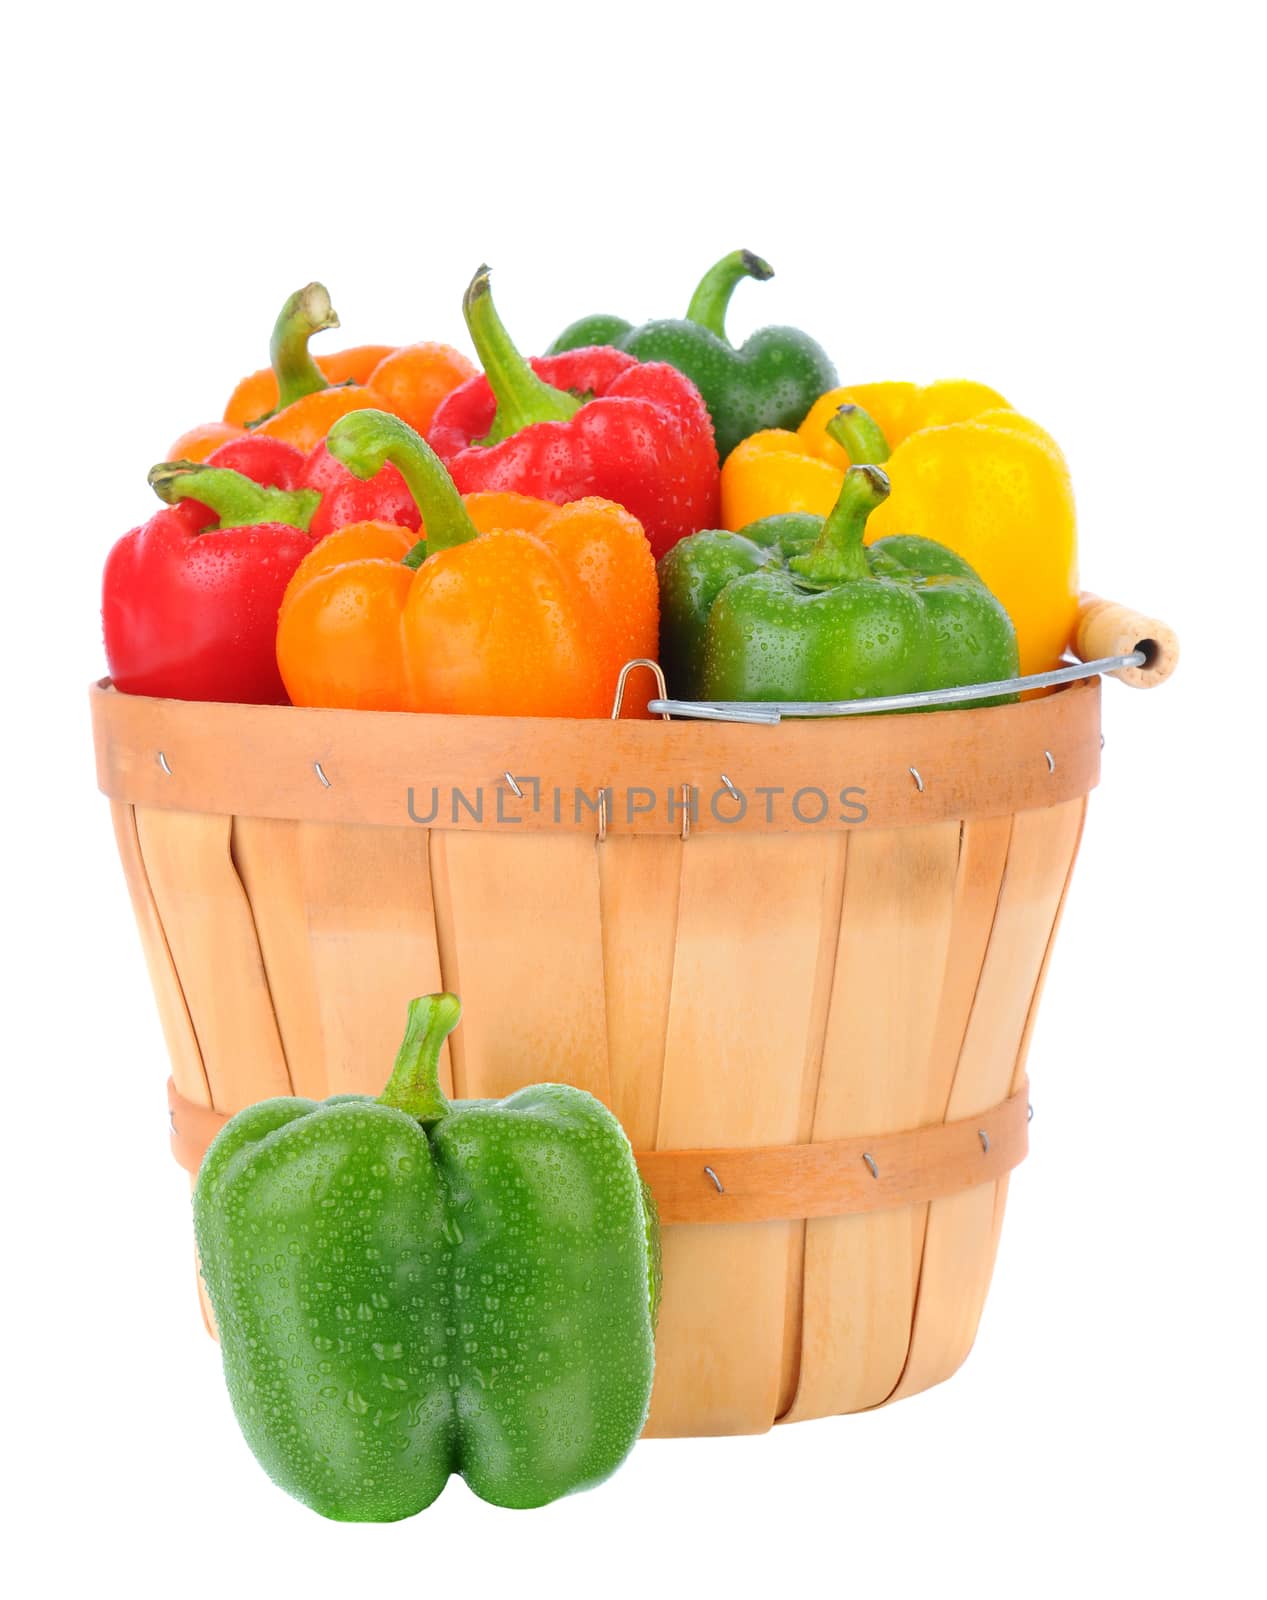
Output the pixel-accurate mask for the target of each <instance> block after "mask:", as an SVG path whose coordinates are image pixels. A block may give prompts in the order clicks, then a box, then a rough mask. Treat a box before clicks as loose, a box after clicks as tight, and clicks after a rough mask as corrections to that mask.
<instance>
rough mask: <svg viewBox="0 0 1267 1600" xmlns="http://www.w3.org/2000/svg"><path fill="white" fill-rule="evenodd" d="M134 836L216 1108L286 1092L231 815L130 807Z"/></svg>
mask: <svg viewBox="0 0 1267 1600" xmlns="http://www.w3.org/2000/svg"><path fill="white" fill-rule="evenodd" d="M136 829H137V838H138V840H139V842H140V847H141V854H142V856H143V858H144V861H145V870H146V875H147V876H148V878H149V883H150V889H151V892H152V893H153V896H154V904H155V906H156V907H157V910H158V914H159V917H160V918H161V920H162V924H163V930H164V932H165V934H166V936H167V943H168V947H169V949H170V950H171V954H172V960H173V962H174V964H175V967H176V970H177V972H178V973H179V974H180V981H181V989H182V991H183V993H184V996H185V1004H186V1005H187V1006H188V1008H189V1017H190V1021H191V1022H192V1024H193V1029H194V1034H195V1036H196V1038H197V1040H198V1045H199V1050H200V1053H201V1056H202V1062H203V1066H204V1068H205V1069H206V1074H207V1081H208V1084H209V1086H210V1089H211V1101H212V1104H213V1105H214V1106H215V1107H216V1109H217V1110H218V1111H240V1110H241V1109H242V1107H243V1106H248V1105H250V1104H251V1103H252V1102H253V1101H255V1100H266V1099H268V1098H269V1097H270V1096H272V1095H279V1094H291V1093H293V1086H292V1084H291V1081H290V1074H289V1072H288V1071H287V1067H286V1055H285V1052H284V1050H283V1049H282V1042H281V1036H280V1034H279V1033H278V1029H277V1019H276V1016H275V1014H274V1011H273V1000H272V995H271V993H270V991H269V987H268V979H267V977H266V976H265V972H264V963H263V961H262V960H261V958H260V950H259V944H258V942H257V940H256V937H255V921H254V918H253V917H252V915H251V907H250V902H249V901H248V900H247V897H246V891H245V890H244V889H243V887H242V880H241V879H240V878H239V877H238V874H237V869H236V868H235V866H234V864H233V855H232V851H231V849H230V838H231V834H232V819H231V818H229V817H215V816H202V815H200V814H199V813H197V812H192V811H144V810H140V809H138V810H137V813H136Z"/></svg>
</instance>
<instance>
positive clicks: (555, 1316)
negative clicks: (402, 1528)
mask: <svg viewBox="0 0 1267 1600" xmlns="http://www.w3.org/2000/svg"><path fill="white" fill-rule="evenodd" d="M459 1014H460V1006H459V1003H458V1001H457V1000H456V998H455V997H454V996H452V995H447V994H440V995H428V996H426V997H425V998H423V999H421V1000H415V1001H413V1002H412V1004H411V1005H410V1008H409V1026H408V1031H407V1033H406V1035H405V1041H404V1044H403V1045H402V1046H401V1050H400V1054H399V1056H398V1057H397V1060H396V1066H395V1070H394V1071H393V1073H392V1076H391V1081H390V1082H389V1083H388V1085H387V1089H386V1091H385V1092H384V1094H383V1095H382V1097H381V1098H380V1099H379V1100H372V1099H369V1098H368V1097H364V1096H360V1095H340V1096H335V1097H334V1098H333V1099H330V1100H326V1101H324V1102H320V1103H318V1102H316V1101H312V1100H299V1099H281V1100H266V1101H263V1102H261V1103H260V1104H258V1105H254V1106H250V1107H248V1108H247V1109H246V1110H245V1111H242V1112H240V1113H239V1114H238V1115H237V1116H236V1117H234V1118H233V1120H232V1121H231V1122H230V1123H229V1124H228V1125H227V1126H226V1127H225V1128H224V1129H223V1130H222V1132H221V1133H220V1135H219V1136H218V1137H217V1139H216V1140H215V1142H214V1143H213V1144H212V1146H211V1148H210V1150H209V1151H208V1152H207V1156H206V1159H205V1160H204V1162H203V1165H202V1170H201V1171H200V1173H199V1176H198V1184H197V1188H196V1190H195V1194H194V1220H195V1227H196V1232H197V1237H198V1248H199V1253H200V1256H201V1260H202V1271H203V1276H204V1278H205V1279H206V1282H207V1287H208V1290H209V1291H210V1294H211V1302H212V1305H213V1307H214V1309H215V1313H216V1319H217V1322H218V1324H219V1331H220V1342H221V1346H222V1349H223V1355H224V1370H225V1378H226V1380H227V1383H228V1387H229V1393H230V1395H231V1397H232V1400H233V1406H234V1410H235V1412H236V1413H237V1418H238V1422H239V1424H240V1425H241V1428H242V1431H243V1433H244V1435H245V1436H246V1440H247V1443H248V1444H249V1445H250V1447H251V1449H252V1450H253V1451H254V1452H255V1455H256V1457H257V1458H258V1460H259V1461H260V1463H261V1465H262V1466H263V1467H264V1468H265V1470H266V1471H267V1472H268V1473H269V1475H270V1476H271V1477H272V1478H273V1479H274V1480H275V1482H277V1483H278V1484H279V1485H280V1486H281V1487H282V1488H283V1489H286V1490H287V1491H288V1492H289V1493H290V1494H293V1495H294V1496H295V1497H296V1498H297V1499H299V1500H302V1501H303V1502H304V1503H305V1504H306V1505H309V1506H311V1507H312V1508H313V1509H314V1510H316V1511H319V1512H321V1513H322V1515H323V1516H327V1517H332V1518H336V1519H338V1520H342V1521H358V1522H359V1521H370V1522H389V1521H396V1520H397V1519H399V1518H401V1517H407V1516H411V1515H412V1514H413V1513H414V1512H417V1511H420V1510H422V1509H423V1508H424V1507H425V1506H427V1505H430V1503H431V1502H432V1501H433V1500H434V1499H435V1497H436V1496H437V1495H438V1494H439V1493H440V1491H441V1489H443V1487H444V1485H445V1483H446V1481H447V1479H448V1477H449V1475H450V1473H453V1472H458V1473H461V1475H462V1476H463V1477H464V1478H465V1479H466V1481H467V1483H468V1484H469V1485H470V1487H471V1488H472V1489H473V1490H474V1491H475V1493H476V1494H478V1495H480V1496H481V1497H482V1498H483V1499H485V1500H489V1501H491V1502H493V1503H494V1504H496V1505H503V1506H520V1507H524V1506H539V1505H544V1504H545V1503H546V1502H547V1501H550V1500H554V1499H556V1498H557V1497H558V1496H560V1495H563V1494H568V1493H570V1492H571V1491H572V1490H574V1489H582V1488H586V1487H588V1486H589V1485H591V1484H595V1483H598V1482H599V1481H601V1480H602V1479H603V1478H605V1477H607V1476H608V1474H609V1473H611V1472H612V1471H614V1470H615V1468H616V1467H618V1466H619V1465H620V1463H621V1461H622V1460H623V1459H624V1458H625V1456H626V1455H627V1453H628V1452H629V1450H630V1449H631V1448H632V1446H633V1444H634V1441H635V1440H636V1439H637V1437H638V1434H639V1433H640V1432H641V1429H642V1425H643V1421H644V1420H645V1417H646V1412H647V1405H648V1402H649V1399H650V1394H651V1375H652V1367H653V1319H654V1313H655V1302H656V1297H657V1293H658V1233H657V1228H656V1223H655V1219H654V1211H653V1209H652V1208H651V1201H650V1199H649V1197H648V1196H647V1195H646V1192H645V1190H644V1188H643V1185H642V1182H641V1179H640V1177H639V1174H638V1169H637V1165H636V1163H635V1161H634V1158H633V1152H632V1151H631V1149H630V1146H629V1141H628V1139H627V1138H626V1137H625V1134H624V1132H623V1131H622V1129H621V1127H620V1124H619V1123H618V1122H617V1121H616V1119H615V1118H614V1117H613V1116H612V1114H611V1113H610V1112H609V1111H608V1110H607V1109H606V1108H605V1107H604V1106H602V1105H601V1104H600V1103H599V1102H598V1101H597V1100H595V1099H594V1098H593V1097H592V1096H591V1095H588V1094H585V1093H584V1092H583V1091H581V1090H579V1089H572V1088H568V1087H566V1086H564V1085H561V1084H540V1085H536V1086H534V1087H532V1088H527V1089H522V1090H520V1091H519V1092H518V1093H517V1094H513V1095H511V1096H509V1097H508V1098H507V1099H505V1100H499V1101H489V1100H473V1101H466V1102H464V1101H453V1102H450V1101H448V1100H446V1099H445V1097H444V1095H443V1094H442V1093H441V1091H440V1087H439V1081H438V1076H437V1070H438V1060H439V1053H440V1048H441V1046H442V1044H443V1043H444V1040H445V1038H446V1036H447V1035H448V1033H449V1032H450V1031H451V1030H452V1028H453V1027H454V1026H455V1025H456V1023H457V1020H458V1016H459Z"/></svg>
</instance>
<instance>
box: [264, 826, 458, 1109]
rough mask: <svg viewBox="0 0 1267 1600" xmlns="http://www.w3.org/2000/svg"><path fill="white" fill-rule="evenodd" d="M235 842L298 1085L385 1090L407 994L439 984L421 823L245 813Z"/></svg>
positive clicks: (306, 1089)
mask: <svg viewBox="0 0 1267 1600" xmlns="http://www.w3.org/2000/svg"><path fill="white" fill-rule="evenodd" d="M233 845H234V858H235V860H236V862H237V864H238V868H239V871H240V873H241V876H242V881H243V883H244V885H245V887H246V891H247V894H248V896H249V898H250V902H251V909H252V911H253V913H254V917H255V925H256V931H257V934H258V937H259V944H260V950H261V953H262V956H263V959H264V968H265V971H266V973H267V975H268V981H269V988H270V992H271V994H272V996H273V999H274V1005H275V1008H276V1012H277V1021H278V1027H279V1029H280V1032H281V1037H282V1042H283V1045H284V1047H285V1052H286V1059H287V1062H288V1063H289V1065H290V1071H291V1076H292V1078H293V1080H294V1084H295V1092H296V1094H305V1095H311V1096H313V1097H314V1098H317V1099H320V1098H322V1097H324V1096H325V1095H328V1094H379V1093H381V1091H382V1086H383V1072H384V1063H390V1062H391V1061H392V1059H393V1058H394V1056H395V1053H396V1050H397V1048H398V1047H399V1044H400V1036H401V1032H402V1030H403V1028H404V1018H405V1011H406V1008H407V1006H408V1004H409V1002H410V1000H411V999H413V997H414V996H415V995H419V994H429V993H432V992H433V991H435V990H438V989H440V988H442V987H443V983H442V978H441V972H440V956H439V950H438V946H437V942H436V928H435V911H434V907H433V905H432V897H431V870H430V865H429V862H428V859H427V856H428V852H427V835H426V832H425V831H424V830H422V829H418V830H417V831H416V832H411V831H409V830H407V829H403V828H365V827H350V826H336V825H335V824H332V823H322V822H285V821H279V820H276V819H273V818H264V817H238V818H236V819H235V821H234V824H233ZM441 1086H442V1087H443V1088H445V1089H446V1092H447V1091H448V1090H450V1089H451V1088H452V1078H451V1076H450V1074H449V1069H448V1057H447V1050H446V1052H445V1055H444V1057H443V1058H442V1062H441Z"/></svg>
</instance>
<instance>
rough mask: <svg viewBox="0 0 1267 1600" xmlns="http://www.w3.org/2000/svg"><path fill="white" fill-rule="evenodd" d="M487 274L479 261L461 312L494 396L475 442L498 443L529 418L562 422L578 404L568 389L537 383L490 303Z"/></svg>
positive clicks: (527, 423) (529, 421)
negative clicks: (486, 425) (486, 424)
mask: <svg viewBox="0 0 1267 1600" xmlns="http://www.w3.org/2000/svg"><path fill="white" fill-rule="evenodd" d="M488 274H489V269H488V268H487V267H486V266H484V267H481V268H480V269H479V271H478V272H477V273H476V274H475V276H474V277H473V278H472V279H471V281H470V283H469V285H468V286H467V290H466V293H465V295H463V297H462V315H463V316H464V317H465V318H466V326H467V327H468V328H469V329H470V333H471V339H472V341H473V343H474V345H475V350H476V354H477V355H478V356H479V358H480V365H481V366H482V367H483V368H484V376H485V377H486V378H487V379H488V384H489V388H490V389H492V391H493V398H494V399H495V400H496V401H497V412H496V415H495V416H494V417H493V426H492V427H491V428H490V429H489V430H488V432H487V433H486V434H485V435H484V437H483V438H482V439H480V440H479V441H478V443H479V444H481V445H489V444H500V443H501V441H502V440H503V439H509V438H510V436H511V434H513V433H518V432H519V431H520V429H521V428H530V427H531V426H532V424H533V423H534V422H567V421H569V420H570V419H571V418H572V417H574V416H575V415H576V413H577V412H578V411H579V410H580V409H581V402H580V401H579V400H578V399H577V398H576V396H575V395H574V394H567V393H565V392H564V390H562V389H552V388H551V387H550V385H549V384H548V383H543V382H542V381H541V379H540V378H539V377H538V376H537V375H536V373H535V372H534V371H533V370H532V368H531V367H530V366H529V365H528V363H527V361H525V360H524V358H523V356H521V355H520V353H519V351H518V350H517V349H516V347H515V342H514V340H513V339H512V338H511V337H510V334H509V333H508V332H507V331H506V326H505V324H504V323H503V322H502V319H501V317H500V316H498V314H497V307H496V306H495V305H494V304H493V296H492V292H491V290H490V289H489V285H488Z"/></svg>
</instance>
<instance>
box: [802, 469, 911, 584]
mask: <svg viewBox="0 0 1267 1600" xmlns="http://www.w3.org/2000/svg"><path fill="white" fill-rule="evenodd" d="M888 498H889V475H888V473H887V472H885V470H884V468H883V467H876V466H860V467H850V468H849V471H848V472H846V473H845V481H844V483H843V484H842V485H841V487H840V497H839V499H838V500H837V501H836V504H835V505H834V506H833V507H832V509H831V511H830V512H829V514H828V516H827V519H826V521H825V522H824V523H823V531H822V532H821V533H820V534H819V536H818V542H817V543H816V544H815V545H814V546H813V547H812V548H811V549H809V550H807V551H806V552H805V554H804V555H802V556H793V558H792V559H791V561H789V562H788V567H789V569H790V570H791V571H793V572H795V573H796V575H797V577H798V578H802V579H804V581H805V582H806V583H807V584H808V585H809V586H810V587H811V588H815V589H830V588H833V587H834V586H835V585H836V584H838V583H849V582H852V581H854V580H857V579H860V578H869V577H870V576H871V565H870V563H869V562H868V560H867V552H866V550H865V548H864V547H863V543H862V535H863V533H864V532H865V530H866V526H867V518H868V517H869V516H870V515H871V513H872V512H873V511H874V510H875V508H876V507H877V506H878V505H880V504H881V503H882V502H883V501H885V500H887V499H888Z"/></svg>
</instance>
